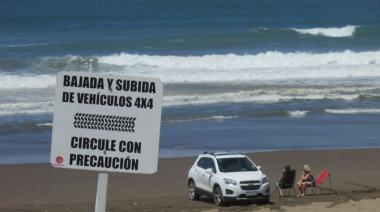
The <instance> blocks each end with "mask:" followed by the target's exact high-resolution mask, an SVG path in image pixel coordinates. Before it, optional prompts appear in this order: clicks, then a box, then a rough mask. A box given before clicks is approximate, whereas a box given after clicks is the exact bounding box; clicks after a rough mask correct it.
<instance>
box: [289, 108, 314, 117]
mask: <svg viewBox="0 0 380 212" xmlns="http://www.w3.org/2000/svg"><path fill="white" fill-rule="evenodd" d="M309 112H310V111H308V110H295V111H287V113H288V114H289V116H290V117H293V118H302V117H304V116H305V115H306V114H308V113H309Z"/></svg>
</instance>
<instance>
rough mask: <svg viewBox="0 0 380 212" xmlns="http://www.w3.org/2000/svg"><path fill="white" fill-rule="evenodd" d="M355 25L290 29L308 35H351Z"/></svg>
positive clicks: (338, 36)
mask: <svg viewBox="0 0 380 212" xmlns="http://www.w3.org/2000/svg"><path fill="white" fill-rule="evenodd" d="M356 28H357V26H352V25H347V26H344V27H329V28H318V27H317V28H307V29H297V28H292V30H294V31H296V32H298V33H301V34H309V35H320V36H326V37H334V38H341V37H352V36H353V35H354V33H355V31H356Z"/></svg>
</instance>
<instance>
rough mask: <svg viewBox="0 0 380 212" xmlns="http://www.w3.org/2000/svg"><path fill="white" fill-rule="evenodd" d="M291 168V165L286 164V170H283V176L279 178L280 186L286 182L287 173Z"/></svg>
mask: <svg viewBox="0 0 380 212" xmlns="http://www.w3.org/2000/svg"><path fill="white" fill-rule="evenodd" d="M289 170H290V166H289V165H286V166H285V167H284V171H283V172H282V176H281V178H280V179H278V184H279V185H280V186H281V185H282V184H283V183H284V180H285V176H286V173H287V172H289Z"/></svg>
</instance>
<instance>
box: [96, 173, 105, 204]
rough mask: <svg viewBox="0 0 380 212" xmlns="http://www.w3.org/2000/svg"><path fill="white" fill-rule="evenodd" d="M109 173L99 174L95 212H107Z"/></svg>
mask: <svg viewBox="0 0 380 212" xmlns="http://www.w3.org/2000/svg"><path fill="white" fill-rule="evenodd" d="M107 187H108V174H107V173H99V174H98V188H97V191H96V202H95V212H105V211H106V205H107Z"/></svg>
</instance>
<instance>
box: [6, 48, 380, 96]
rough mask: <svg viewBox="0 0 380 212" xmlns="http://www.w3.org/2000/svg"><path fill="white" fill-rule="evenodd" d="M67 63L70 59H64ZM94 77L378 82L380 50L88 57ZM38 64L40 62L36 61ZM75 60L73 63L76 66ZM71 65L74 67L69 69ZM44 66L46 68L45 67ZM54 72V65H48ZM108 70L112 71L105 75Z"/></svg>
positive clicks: (22, 81)
mask: <svg viewBox="0 0 380 212" xmlns="http://www.w3.org/2000/svg"><path fill="white" fill-rule="evenodd" d="M70 58H71V59H70ZM89 58H91V59H93V60H92V61H93V62H92V63H93V67H94V69H95V71H96V72H98V73H110V74H118V75H131V76H145V77H158V78H160V79H161V80H162V81H163V82H165V83H198V82H202V83H203V82H239V81H243V82H244V81H278V80H284V81H292V80H310V79H312V80H314V79H329V80H332V79H350V80H352V79H355V78H373V77H380V72H379V69H380V51H364V52H353V51H349V50H347V51H343V52H328V53H310V52H293V53H283V52H274V51H269V52H265V53H259V54H253V55H236V54H225V55H204V56H170V55H169V56H159V55H139V54H128V53H121V54H116V55H109V56H99V57H95V56H93V57H89ZM85 59H88V58H86V57H83V58H82V57H78V56H67V57H58V58H52V57H47V58H43V59H40V60H39V62H40V63H41V64H40V65H46V64H48V65H49V64H50V63H53V64H59V66H58V67H59V69H58V70H72V71H75V70H77V69H75V68H73V67H78V66H76V65H77V64H81V63H80V61H83V60H85ZM41 61H42V62H41ZM78 61H79V62H78ZM71 63H75V64H71ZM49 66H50V65H49ZM54 67H57V65H54ZM110 70H112V71H110ZM54 86H55V75H54V74H34V75H33V74H29V73H28V74H26V73H24V74H23V73H22V72H21V73H20V74H17V75H16V74H5V73H3V74H1V75H0V90H4V89H20V88H47V87H54Z"/></svg>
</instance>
